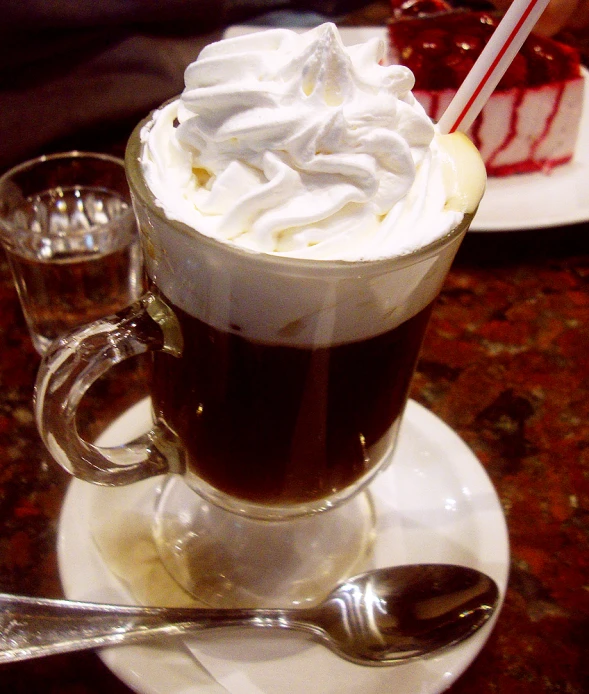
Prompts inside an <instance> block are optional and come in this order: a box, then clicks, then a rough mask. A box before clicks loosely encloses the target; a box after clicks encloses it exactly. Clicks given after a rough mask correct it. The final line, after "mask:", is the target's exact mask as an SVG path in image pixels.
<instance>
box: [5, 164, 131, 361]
mask: <svg viewBox="0 0 589 694" xmlns="http://www.w3.org/2000/svg"><path fill="white" fill-rule="evenodd" d="M0 240H1V242H2V244H3V246H4V248H5V250H6V254H7V257H8V261H9V264H10V268H11V270H12V274H13V277H14V281H15V284H16V287H17V291H18V294H19V298H20V301H21V306H22V309H23V312H24V315H25V318H26V321H27V324H28V327H29V331H30V335H31V339H32V341H33V345H34V347H35V349H36V350H37V351H38V352H39V354H43V353H44V352H45V350H46V349H47V347H48V346H49V344H50V343H51V342H52V341H53V340H54V339H56V338H57V337H60V336H61V335H64V334H66V333H69V332H71V331H72V330H73V329H74V328H77V327H79V326H80V325H83V324H84V323H90V322H92V321H94V320H96V319H97V318H99V317H102V316H105V315H109V314H111V313H115V312H116V311H118V310H120V309H121V308H123V307H124V306H128V305H129V304H130V303H132V302H133V301H135V300H136V299H137V298H139V296H140V295H141V293H142V291H143V284H142V256H141V249H140V244H139V235H138V233H137V225H136V222H135V218H134V215H133V211H132V207H131V199H130V194H129V186H128V183H127V180H126V177H125V171H124V162H123V161H122V160H121V159H118V158H116V157H111V156H109V155H105V154H95V153H89V152H66V153H61V154H54V155H49V156H43V157H39V158H38V159H33V160H31V161H28V162H25V163H23V164H20V165H19V166H16V167H15V168H13V169H11V170H10V171H8V172H6V173H5V174H4V175H3V176H1V177H0Z"/></svg>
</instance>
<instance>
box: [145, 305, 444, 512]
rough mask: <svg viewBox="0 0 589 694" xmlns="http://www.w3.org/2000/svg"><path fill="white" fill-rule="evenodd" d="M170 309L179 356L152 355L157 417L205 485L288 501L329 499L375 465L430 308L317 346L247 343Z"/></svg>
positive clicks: (252, 497) (397, 408) (390, 433)
mask: <svg viewBox="0 0 589 694" xmlns="http://www.w3.org/2000/svg"><path fill="white" fill-rule="evenodd" d="M174 310H175V312H176V315H177V317H178V320H179V322H180V325H181V328H182V333H183V337H184V352H183V355H182V357H180V358H177V357H173V356H171V355H168V354H163V353H156V354H155V357H154V385H153V401H154V408H155V414H156V416H157V417H159V418H161V419H163V420H164V421H165V422H166V423H167V425H168V426H169V427H170V428H171V429H172V430H173V431H175V432H176V433H177V434H178V436H179V437H180V439H181V440H182V442H183V445H184V447H185V449H186V450H187V453H188V466H189V468H190V470H191V471H192V472H193V473H194V474H196V475H197V476H199V477H200V478H202V479H204V480H205V481H206V482H207V483H208V484H210V485H212V486H213V487H215V488H217V489H218V490H220V491H222V492H225V493H227V494H229V495H232V496H234V497H238V498H240V499H244V500H248V501H253V502H256V503H261V504H283V503H287V504H293V503H302V502H308V501H313V500H317V499H321V498H324V497H326V496H329V495H331V494H333V493H334V492H337V491H339V490H341V489H343V488H345V487H347V486H349V485H351V484H353V483H354V482H355V481H356V480H358V479H359V478H360V477H363V476H364V475H365V474H366V473H367V472H368V471H369V470H370V469H371V468H372V467H373V466H374V465H375V464H377V463H378V462H380V458H381V456H382V454H383V453H384V452H385V451H386V449H387V448H388V446H389V443H390V439H391V437H392V436H393V435H394V430H395V427H394V425H395V423H396V422H397V420H398V418H399V416H400V414H401V413H402V410H403V406H404V404H405V400H406V397H407V391H408V389H409V384H410V380H411V375H412V373H413V369H414V366H415V362H416V360H417V356H418V353H419V348H420V346H421V341H422V338H423V334H424V332H425V328H426V326H427V322H428V319H429V314H430V311H431V305H430V306H428V307H426V308H425V309H423V310H422V311H421V312H420V313H418V314H417V315H416V316H414V317H413V318H411V319H410V320H408V321H406V322H405V323H403V324H402V325H400V326H398V327H397V328H395V329H393V330H391V331H389V332H387V333H384V334H382V335H379V336H377V337H373V338H371V339H367V340H362V341H359V342H353V343H349V344H344V345H338V346H334V347H331V348H318V349H302V348H295V347H285V346H277V345H269V344H261V343H256V342H252V341H250V340H246V339H244V338H242V337H240V336H239V335H236V334H230V333H225V332H220V331H219V330H216V329H214V328H212V327H210V326H208V325H206V324H205V323H203V322H201V321H200V320H197V319H196V318H193V317H191V316H189V315H188V314H187V313H185V312H184V311H182V310H181V309H179V308H177V307H174Z"/></svg>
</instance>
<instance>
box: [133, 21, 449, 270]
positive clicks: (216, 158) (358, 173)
mask: <svg viewBox="0 0 589 694" xmlns="http://www.w3.org/2000/svg"><path fill="white" fill-rule="evenodd" d="M384 53H385V49H384V42H383V41H381V40H379V39H373V40H371V41H368V42H367V43H365V44H361V45H357V46H353V47H348V48H346V47H344V45H343V43H342V41H341V38H340V36H339V33H338V31H337V29H336V27H335V26H334V25H333V24H324V25H322V26H319V27H317V28H316V29H313V30H311V31H308V32H306V33H303V34H298V33H296V32H293V31H290V30H286V29H275V30H268V31H263V32H259V33H254V34H249V35H246V36H241V37H238V38H233V39H226V40H224V41H220V42H218V43H214V44H211V45H209V46H207V47H206V48H204V50H203V51H202V52H201V54H200V56H199V58H198V59H197V60H196V61H195V62H194V63H193V64H191V65H190V66H189V67H188V68H187V70H186V74H185V83H186V88H185V90H184V92H183V93H182V95H181V97H180V99H178V100H176V101H173V102H172V103H170V104H168V105H166V106H164V107H163V108H162V109H160V110H159V111H156V112H155V114H154V116H153V119H152V121H151V122H150V123H149V124H148V125H147V126H146V127H145V128H144V130H143V132H142V139H143V142H144V148H143V160H142V163H143V167H144V172H145V176H146V180H147V182H148V185H149V186H150V188H151V190H152V192H153V193H154V195H155V197H156V199H157V201H158V204H160V205H161V206H162V207H163V209H164V211H165V213H166V215H167V216H168V218H170V219H173V220H178V221H181V222H184V223H185V224H187V225H189V226H191V227H193V228H195V229H197V230H198V231H200V232H201V233H203V234H207V235H209V236H213V237H215V238H217V239H219V240H224V241H227V242H229V243H233V244H236V245H238V246H241V247H243V248H247V249H250V250H254V251H258V252H264V253H276V254H281V255H287V256H295V257H302V258H318V259H342V260H364V259H373V258H381V257H389V256H393V255H397V254H400V253H404V252H407V251H409V250H412V249H413V248H416V247H419V246H421V245H423V244H425V243H428V242H429V241H431V240H433V239H435V238H438V237H440V236H443V235H444V234H445V233H447V232H448V231H449V230H450V229H452V228H453V227H454V226H455V225H456V224H457V223H458V222H459V221H460V219H461V218H462V211H461V210H458V211H457V210H456V209H449V207H450V208H451V207H452V206H448V205H447V202H448V195H449V194H448V192H447V190H446V184H445V183H444V160H445V155H444V152H443V151H442V150H441V148H440V147H439V145H438V142H437V138H436V137H435V129H434V126H433V125H432V123H431V121H430V120H429V118H428V117H427V116H426V114H425V112H424V111H423V109H422V107H421V106H420V105H419V103H418V102H417V101H416V100H415V98H414V97H413V95H412V93H411V88H412V87H413V84H414V79H413V75H412V73H411V71H410V70H408V69H407V68H405V67H403V66H400V65H391V66H385V65H382V64H381V63H382V61H383V57H384Z"/></svg>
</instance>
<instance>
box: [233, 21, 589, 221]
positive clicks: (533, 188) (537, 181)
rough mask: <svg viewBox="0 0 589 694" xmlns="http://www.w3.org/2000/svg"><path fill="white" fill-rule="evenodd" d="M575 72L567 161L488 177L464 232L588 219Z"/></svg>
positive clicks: (349, 35) (588, 148) (363, 31)
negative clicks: (573, 132) (574, 127)
mask: <svg viewBox="0 0 589 694" xmlns="http://www.w3.org/2000/svg"><path fill="white" fill-rule="evenodd" d="M291 28H292V29H295V30H297V31H303V29H296V28H295V27H291ZM262 29H268V27H254V26H249V25H240V26H233V27H229V28H228V29H227V30H226V32H225V34H224V36H225V37H231V36H240V35H242V34H245V33H250V32H252V31H260V30H262ZM339 31H340V34H341V37H342V40H343V42H344V44H346V45H354V44H357V43H363V42H365V41H368V39H370V38H374V37H375V36H376V37H378V38H382V39H383V40H385V41H387V40H388V35H387V28H386V27H340V28H339ZM581 71H582V74H583V76H584V77H585V98H584V103H583V115H582V117H581V126H580V132H579V139H578V141H577V146H576V153H575V156H574V159H573V161H571V162H570V163H569V164H565V165H563V166H557V167H555V168H554V169H553V170H552V171H551V172H550V174H543V173H532V174H519V175H517V176H504V177H493V178H489V179H488V182H487V189H486V191H485V195H484V197H483V199H482V201H481V204H480V206H479V209H478V212H477V214H476V217H475V218H474V220H473V222H472V223H471V225H470V231H482V232H484V231H487V232H488V231H523V230H525V229H542V228H548V227H554V226H562V225H565V224H576V223H578V222H586V221H588V220H589V194H588V193H587V185H588V182H589V72H588V71H587V70H586V69H585V68H581Z"/></svg>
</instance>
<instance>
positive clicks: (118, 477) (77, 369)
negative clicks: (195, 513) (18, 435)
mask: <svg viewBox="0 0 589 694" xmlns="http://www.w3.org/2000/svg"><path fill="white" fill-rule="evenodd" d="M182 349H183V341H182V332H181V329H180V326H179V324H178V321H177V318H176V315H175V314H174V312H173V311H172V309H171V308H170V307H169V306H168V305H167V304H166V303H165V302H164V301H163V300H162V299H161V298H160V297H157V296H155V295H154V294H152V293H150V292H148V293H147V294H145V295H144V296H142V297H141V298H140V299H139V300H138V301H136V302H135V303H134V304H132V305H131V306H129V307H128V308H126V309H123V310H122V311H120V312H119V313H116V314H114V315H113V316H110V317H108V318H102V319H99V320H97V321H95V322H94V323H90V324H89V325H87V326H84V327H82V328H80V329H78V330H76V331H75V332H73V333H71V334H70V335H68V336H67V337H64V338H62V339H60V340H58V341H57V342H56V343H55V344H54V345H53V346H52V347H51V348H50V350H49V352H48V353H47V354H46V355H45V357H44V358H43V361H42V362H41V366H40V367H39V373H38V375H37V381H36V384H35V394H34V408H35V418H36V421H37V428H38V430H39V433H40V435H41V438H42V439H43V442H44V443H45V446H46V447H47V449H48V450H49V452H50V453H51V455H52V456H53V458H54V459H55V460H56V461H57V462H58V463H59V464H60V465H61V466H62V467H63V468H64V469H65V470H67V472H69V473H70V474H72V475H74V476H75V477H79V478H80V479H83V480H85V481H87V482H92V483H94V484H101V485H106V486H120V485H125V484H131V483H132V482H138V481H139V480H143V479H146V478H147V477H153V476H154V475H162V474H164V473H168V472H174V473H176V472H177V473H182V472H183V471H184V469H185V459H184V454H183V452H182V448H181V446H180V445H179V442H178V439H177V437H176V435H175V434H174V433H173V432H172V431H171V430H170V429H168V428H167V427H166V426H165V425H164V424H163V423H156V424H155V425H154V426H153V428H152V429H151V430H150V431H149V432H147V433H146V434H143V435H142V436H140V437H139V438H137V439H135V440H133V441H131V442H129V443H127V444H124V445H121V446H114V447H112V448H104V447H99V446H96V445H94V444H92V443H89V442H88V441H85V440H84V439H82V438H81V437H80V436H79V434H78V431H77V427H76V412H77V409H78V406H79V404H80V402H81V400H82V398H83V397H84V394H85V393H86V391H87V390H88V389H89V388H90V386H91V385H92V384H93V383H94V382H95V381H96V380H97V379H98V378H100V377H101V376H102V375H103V374H105V373H106V372H107V371H108V370H109V369H110V368H111V367H112V366H114V365H115V364H118V363H119V362H121V361H123V360H125V359H127V358H128V357H132V356H136V355H139V354H144V353H145V352H151V351H163V352H167V353H168V354H172V355H174V356H176V357H178V356H180V354H181V353H182Z"/></svg>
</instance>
